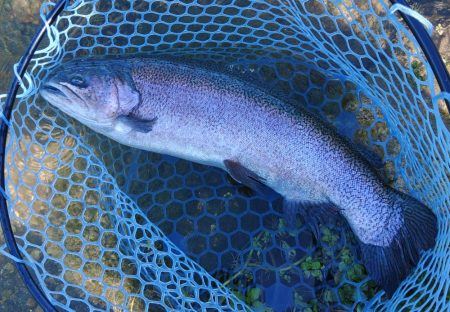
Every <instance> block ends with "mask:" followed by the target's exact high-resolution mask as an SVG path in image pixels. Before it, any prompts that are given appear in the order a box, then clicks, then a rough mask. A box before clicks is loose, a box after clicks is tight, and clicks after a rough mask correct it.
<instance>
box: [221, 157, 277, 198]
mask: <svg viewBox="0 0 450 312" xmlns="http://www.w3.org/2000/svg"><path fill="white" fill-rule="evenodd" d="M223 163H224V164H225V167H226V168H227V170H228V173H229V174H230V175H231V177H232V178H233V179H235V180H236V181H237V182H239V183H242V184H244V185H246V186H248V187H249V188H251V189H252V190H254V191H256V192H258V193H260V194H261V195H264V196H269V197H273V196H276V197H278V196H279V195H280V194H278V193H277V192H275V191H274V190H273V189H271V188H270V187H268V186H267V185H266V184H265V180H264V178H262V177H260V176H259V175H258V174H256V173H255V172H253V171H251V170H250V169H247V168H245V167H244V166H242V165H241V164H240V163H239V162H237V161H234V160H229V159H226V160H224V162H223Z"/></svg>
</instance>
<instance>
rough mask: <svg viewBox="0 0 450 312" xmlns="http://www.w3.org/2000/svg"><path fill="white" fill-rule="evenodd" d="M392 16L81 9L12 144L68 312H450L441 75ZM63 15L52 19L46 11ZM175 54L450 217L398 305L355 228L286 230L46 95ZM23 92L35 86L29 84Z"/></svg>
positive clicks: (37, 79) (198, 175)
mask: <svg viewBox="0 0 450 312" xmlns="http://www.w3.org/2000/svg"><path fill="white" fill-rule="evenodd" d="M389 5H390V3H387V2H384V1H378V0H373V1H366V0H361V1H337V0H336V1H327V0H310V1H293V0H292V1H291V0H283V1H278V0H269V1H265V2H261V1H245V0H234V1H231V0H223V1H212V0H197V1H114V2H112V1H88V0H84V1H76V2H75V3H73V4H72V5H71V6H69V7H67V9H66V10H65V11H64V12H63V13H62V14H61V15H60V17H59V18H58V20H57V23H56V24H55V26H52V27H50V28H49V30H50V32H49V34H50V35H49V37H48V38H47V39H46V42H44V43H43V44H42V46H41V47H40V50H39V51H38V52H37V53H36V56H35V58H34V59H33V61H32V63H31V65H30V66H29V68H28V71H27V77H28V78H29V80H30V81H29V83H28V85H29V88H28V89H27V91H28V92H27V94H24V95H23V96H22V97H21V98H20V99H19V100H18V101H17V103H16V104H15V106H14V109H13V114H12V119H11V126H10V131H9V139H8V140H9V141H8V145H7V156H6V158H7V166H6V175H7V180H6V181H7V185H6V192H7V195H8V207H9V214H10V217H11V220H12V223H13V225H14V229H15V232H14V234H15V237H16V240H17V241H18V243H19V245H20V248H21V250H22V253H23V255H24V258H25V259H26V261H27V263H28V264H29V266H30V267H31V268H32V269H33V271H34V273H35V275H36V280H37V281H38V283H39V284H40V286H41V287H42V289H43V290H44V292H45V293H46V294H47V296H48V297H49V298H50V299H51V301H52V303H53V304H54V305H55V306H57V307H60V308H61V309H66V310H76V311H88V310H98V309H102V310H111V309H113V310H114V311H121V310H131V311H142V310H147V311H165V310H168V311H173V310H183V311H191V310H192V311H198V310H205V311H214V310H224V311H240V310H250V309H252V310H257V311H271V310H274V311H286V310H289V311H294V310H296V311H298V310H301V311H303V310H305V311H308V310H309V311H317V310H320V311H324V310H332V311H338V310H352V311H354V310H356V311H362V310H363V309H364V308H370V309H373V310H377V311H392V310H396V311H397V310H399V311H400V310H414V311H416V310H421V311H438V310H442V311H443V310H447V309H449V308H450V304H449V303H448V298H449V293H448V292H449V286H450V283H449V279H448V278H446V277H448V276H449V273H450V272H449V270H450V269H449V267H448V265H447V264H448V261H447V260H446V258H448V237H449V235H448V233H449V232H450V229H449V227H448V224H450V223H449V222H448V221H449V220H448V215H449V214H448V208H447V207H448V204H449V191H448V187H447V185H448V182H449V181H448V179H449V178H448V177H449V173H450V172H449V166H450V163H449V158H448V157H446V156H448V153H449V146H450V142H449V138H450V136H449V133H448V130H447V128H446V126H445V124H444V122H443V118H442V116H441V112H440V110H439V103H438V101H437V100H436V98H435V96H436V92H437V91H436V88H435V81H434V76H433V73H432V71H431V69H430V66H429V64H428V63H427V62H426V61H425V59H424V58H423V56H422V54H421V52H420V50H419V49H418V44H417V42H416V41H415V39H414V38H413V36H412V35H411V33H410V32H409V31H408V29H406V28H405V27H404V26H403V24H402V23H401V22H399V21H398V16H395V15H393V14H391V13H390V12H389ZM51 6H52V4H51V3H47V4H44V6H43V13H45V11H46V10H48V9H49V8H51ZM117 54H121V55H124V54H127V55H140V54H144V55H146V56H148V55H164V56H168V55H171V56H174V57H182V58H183V59H186V60H189V61H203V62H204V61H207V62H208V63H217V64H220V65H221V66H226V67H227V68H232V69H233V70H234V71H238V72H239V73H240V74H242V75H243V76H245V77H248V79H250V80H252V82H254V81H257V82H258V83H260V84H261V85H263V86H264V87H265V88H266V89H267V90H269V91H270V92H276V93H277V94H282V95H283V97H284V98H285V99H286V100H287V101H289V102H291V103H292V105H299V106H302V107H306V108H307V109H308V110H310V111H312V112H314V113H316V114H317V115H319V116H320V117H322V118H323V119H324V120H325V121H327V122H329V123H330V124H332V125H334V126H335V128H336V129H337V130H338V132H339V133H341V134H342V135H344V136H346V137H348V138H349V139H350V140H351V141H353V142H355V144H357V145H359V146H363V147H364V149H366V150H370V151H371V153H372V154H375V155H378V157H379V158H381V159H383V162H384V166H383V167H382V168H380V169H379V171H380V173H381V175H382V176H383V177H384V178H385V181H386V183H389V184H391V185H393V186H395V187H396V188H398V189H401V190H403V191H409V192H410V193H413V194H414V195H415V196H416V197H417V198H420V199H421V200H422V201H423V202H424V203H426V204H427V205H428V206H430V207H432V208H433V210H434V211H435V213H436V214H437V215H438V216H439V229H440V232H439V237H438V242H437V245H436V247H435V248H434V249H433V250H431V251H427V252H426V253H424V254H423V255H422V259H421V262H420V263H419V265H418V268H417V269H416V270H415V271H414V272H413V273H412V274H411V275H410V276H409V277H408V279H407V280H406V281H405V282H404V283H403V284H402V285H401V287H400V288H399V289H398V290H397V292H396V293H395V294H394V296H393V297H392V298H391V299H387V298H385V297H384V296H383V292H381V291H380V289H379V288H378V287H377V286H376V285H375V283H374V282H373V281H371V280H370V278H369V277H368V276H367V273H366V271H365V268H364V266H363V264H362V262H361V260H360V255H359V251H358V249H357V244H356V239H355V237H354V236H353V234H352V232H351V231H350V229H349V228H348V226H347V225H346V223H345V222H344V220H343V219H341V218H336V219H335V220H330V221H329V223H327V224H322V225H321V228H320V237H319V239H316V238H315V236H314V235H313V233H312V231H311V229H310V227H309V225H308V224H306V223H305V222H303V223H302V224H301V225H299V226H298V228H295V229H292V228H289V227H287V226H286V224H287V223H286V221H285V219H283V214H282V209H281V208H282V207H281V202H279V201H273V202H268V201H266V200H264V199H262V198H260V197H258V195H256V194H254V193H253V192H251V191H250V190H249V189H247V188H245V187H244V186H241V185H237V184H236V183H235V182H233V181H232V180H231V179H230V178H229V177H228V176H227V175H226V173H225V172H223V171H221V170H219V169H215V168H211V167H207V166H203V165H198V164H195V163H190V162H188V161H185V160H181V159H176V158H172V157H168V156H164V155H159V154H155V153H150V152H145V151H140V150H136V149H132V148H129V147H125V146H122V145H119V144H118V143H115V142H113V141H111V140H109V139H107V138H105V137H103V136H101V135H99V134H96V133H93V132H92V131H91V130H89V129H88V128H86V127H84V126H83V125H81V124H80V123H78V122H77V121H76V120H73V119H71V118H70V117H68V116H67V115H65V114H64V113H62V112H60V111H58V110H56V109H54V108H53V107H51V106H50V105H48V104H47V103H45V102H43V101H42V99H41V98H40V97H39V96H37V94H36V91H37V90H38V88H39V86H40V84H41V81H43V79H45V77H46V75H47V74H48V73H49V72H50V71H51V70H52V69H53V68H54V67H55V66H57V65H59V64H61V63H62V62H64V61H67V60H70V59H74V58H83V57H91V56H104V55H117ZM25 84H27V83H25Z"/></svg>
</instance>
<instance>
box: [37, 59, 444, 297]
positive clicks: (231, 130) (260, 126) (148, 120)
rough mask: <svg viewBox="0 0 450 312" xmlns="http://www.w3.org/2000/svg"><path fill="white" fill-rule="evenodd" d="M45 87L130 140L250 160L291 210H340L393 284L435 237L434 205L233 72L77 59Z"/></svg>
mask: <svg viewBox="0 0 450 312" xmlns="http://www.w3.org/2000/svg"><path fill="white" fill-rule="evenodd" d="M74 77H75V78H78V79H74ZM80 82H82V83H80ZM41 93H42V95H43V96H44V98H46V99H47V100H48V101H49V102H50V103H52V104H54V105H56V106H58V107H60V108H61V109H62V110H63V111H65V112H67V113H68V114H70V115H71V116H73V117H75V118H77V119H79V120H80V121H81V122H84V123H85V124H86V125H88V126H89V127H91V128H92V129H93V130H95V131H98V132H100V133H103V134H104V135H106V136H108V137H110V138H112V139H114V140H116V141H118V142H120V143H123V144H125V145H128V146H132V147H136V148H139V149H144V150H149V151H153V152H158V153H163V154H168V155H172V156H176V157H179V158H183V159H188V160H191V161H194V162H198V163H202V164H206V165H211V166H215V167H219V168H222V169H224V170H228V171H230V170H231V167H230V166H227V164H229V163H232V164H236V166H237V167H240V168H243V170H241V171H240V170H239V169H238V170H237V171H236V172H238V173H240V172H244V173H245V172H250V173H251V174H252V179H253V180H258V182H259V183H263V184H264V185H265V186H267V187H269V188H271V189H273V190H275V191H276V192H277V193H279V194H280V195H282V196H283V197H284V200H285V202H286V205H285V206H286V209H294V210H295V209H302V208H304V209H306V208H305V207H312V208H311V209H314V207H332V208H330V209H336V210H338V211H339V212H340V213H341V214H342V215H343V216H344V217H345V218H346V220H347V221H348V223H349V225H350V226H351V228H352V230H353V231H354V233H355V234H356V236H357V237H358V239H359V240H360V242H361V247H362V252H363V256H364V258H365V261H366V266H367V267H368V271H369V273H370V274H371V275H372V277H373V278H374V279H375V280H376V281H377V282H379V283H380V284H382V285H383V286H384V287H385V289H386V290H387V291H388V292H389V293H392V292H393V290H395V287H396V286H397V285H398V284H399V282H401V280H402V279H403V278H404V277H405V276H406V275H407V273H408V272H409V270H410V267H412V266H414V265H415V264H416V263H417V261H418V259H419V252H420V250H424V249H428V248H430V247H432V246H433V245H434V241H435V236H436V231H437V226H436V218H435V216H434V214H433V213H432V212H431V210H429V209H428V208H427V207H426V206H424V205H423V204H421V203H420V202H418V201H417V200H415V199H413V198H411V197H409V196H407V195H405V194H401V193H399V192H397V191H396V190H394V189H392V188H390V187H388V186H386V185H385V184H384V183H383V182H382V181H381V180H380V178H379V177H378V176H377V174H376V173H375V171H374V170H373V169H372V168H371V167H370V165H369V163H368V162H367V161H366V160H365V159H363V158H362V157H361V156H360V154H359V153H358V152H356V151H355V150H354V149H353V148H352V146H351V145H350V144H349V143H348V142H347V141H346V140H345V139H343V138H341V137H340V136H339V135H337V134H336V133H335V132H334V131H333V130H332V129H331V128H330V127H328V126H327V125H325V124H323V123H322V122H320V121H319V120H318V119H317V118H315V117H314V116H312V115H310V114H308V113H307V112H306V111H303V110H299V109H293V108H290V107H289V106H287V105H286V104H285V103H284V102H283V101H281V100H279V99H278V98H277V97H274V96H271V95H270V94H268V93H266V92H264V90H262V89H260V88H258V87H255V86H253V85H252V84H248V83H246V82H244V81H242V80H240V79H237V78H236V77H234V76H232V75H228V74H226V73H222V72H215V71H211V70H208V69H205V68H198V67H195V66H191V65H186V64H181V63H178V62H171V61H167V60H160V59H127V60H109V61H101V60H100V61H88V62H78V63H75V62H74V63H72V64H70V63H69V64H67V65H65V66H63V67H62V68H61V69H59V70H57V71H55V73H53V74H52V75H51V76H50V78H49V80H48V82H47V83H46V85H44V88H43V90H42V91H41ZM61 97H64V98H65V102H64V100H63V101H62V100H61ZM61 103H65V104H61ZM99 111H100V112H99ZM145 125H147V126H148V129H147V130H145V129H146V128H145ZM142 127H144V128H142ZM230 173H231V175H232V176H236V173H235V172H230ZM238 180H239V176H238ZM249 181H251V179H249ZM308 209H309V208H308ZM417 218H419V219H420V221H418V220H417ZM418 222H424V223H426V224H428V225H429V226H430V230H429V233H422V232H423V230H421V229H419V228H416V227H417V226H418V224H416V223H418ZM410 227H411V229H410ZM412 235H421V236H423V237H421V238H417V239H416V238H411V236H412ZM409 239H416V241H415V242H412V243H408V242H405V241H406V240H409ZM397 257H402V259H403V260H401V261H400V262H402V261H403V263H397V264H396V263H394V262H395V261H397V262H398V260H397V259H395V258H397ZM383 265H386V266H388V267H389V268H385V267H383ZM391 267H392V268H391ZM399 267H400V268H399ZM389 284H392V286H389Z"/></svg>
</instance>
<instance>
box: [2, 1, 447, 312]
mask: <svg viewBox="0 0 450 312" xmlns="http://www.w3.org/2000/svg"><path fill="white" fill-rule="evenodd" d="M37 2H38V1H32V0H11V1H1V0H0V34H1V36H2V37H1V38H0V93H3V92H5V91H6V89H7V86H8V83H7V81H8V80H9V79H10V77H11V70H10V68H11V65H12V64H13V63H14V62H16V61H17V59H18V58H19V57H20V55H21V53H22V52H23V51H24V49H25V48H26V46H27V44H28V42H29V40H30V38H31V36H32V35H33V32H34V29H35V27H36V22H35V21H37V15H36V14H35V12H36V10H37V8H38V5H36V3H37ZM444 2H445V0H443V1H436V2H435V3H436V4H439V5H440V4H441V3H442V4H443V3H444ZM31 4H32V5H31ZM444 6H445V4H444ZM435 7H436V6H431V7H430V5H428V4H424V5H423V10H424V11H423V13H424V14H426V13H427V12H428V13H431V14H434V15H433V16H431V18H430V19H431V20H432V21H434V20H436V21H438V22H439V23H441V24H443V27H444V29H448V28H447V27H449V25H445V22H446V21H448V20H447V19H445V18H443V17H441V16H439V12H438V11H436V10H435ZM418 8H419V10H420V6H419V7H418ZM443 12H446V14H449V12H448V10H443ZM445 36H446V33H445V32H444V34H443V35H442V36H441V35H439V37H438V38H437V39H436V40H441V41H442V40H444V39H442V38H445ZM441 37H442V38H441ZM440 43H441V42H440V41H439V44H440ZM442 50H443V51H449V49H448V47H447V49H446V47H445V46H444V48H442ZM172 238H173V239H174V240H175V241H177V239H180V238H179V237H178V238H177V237H175V236H174V237H172ZM310 264H311V266H312V267H313V266H314V263H313V261H312V260H311V263H310ZM0 268H1V269H0V310H2V311H9V310H12V309H14V310H18V311H22V310H34V309H36V304H35V302H34V300H33V299H32V298H30V296H29V295H28V293H27V291H26V288H25V287H24V286H23V283H22V281H21V279H20V277H19V276H18V274H17V273H16V271H15V267H14V266H13V265H12V263H11V262H10V261H9V260H8V259H6V258H4V257H0ZM277 290H278V291H280V290H281V291H282V289H281V288H278V289H277Z"/></svg>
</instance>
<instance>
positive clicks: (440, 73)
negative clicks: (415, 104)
mask: <svg viewBox="0 0 450 312" xmlns="http://www.w3.org/2000/svg"><path fill="white" fill-rule="evenodd" d="M391 2H392V3H393V4H401V5H403V6H405V7H406V8H410V7H409V5H408V4H407V3H406V1H405V0H391ZM399 13H400V15H401V16H402V18H403V19H404V21H405V22H406V24H407V25H408V27H409V29H410V30H411V31H412V33H413V35H414V37H415V38H416V40H417V42H418V43H419V45H420V47H421V48H422V51H423V53H424V54H425V57H426V58H427V60H428V62H429V63H430V65H431V69H432V70H433V73H434V75H435V77H436V80H437V82H438V84H439V87H440V88H441V92H447V93H450V74H449V73H448V71H447V68H446V67H445V64H444V62H443V61H442V58H441V55H440V54H439V51H438V49H437V47H436V46H435V44H434V42H433V40H432V39H431V36H430V34H429V33H428V31H427V30H426V29H425V27H424V25H423V24H422V23H421V22H420V21H418V20H417V19H415V18H414V17H413V16H410V15H408V14H405V13H403V12H402V11H399ZM444 101H445V104H446V105H447V109H448V111H449V112H450V100H447V99H446V100H444Z"/></svg>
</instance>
